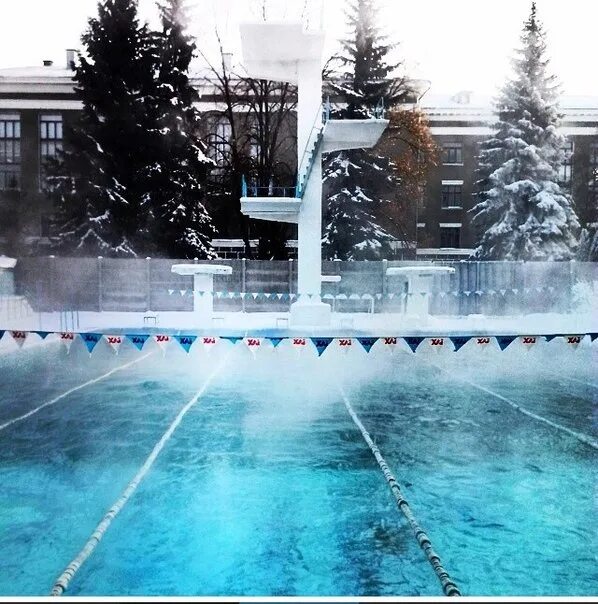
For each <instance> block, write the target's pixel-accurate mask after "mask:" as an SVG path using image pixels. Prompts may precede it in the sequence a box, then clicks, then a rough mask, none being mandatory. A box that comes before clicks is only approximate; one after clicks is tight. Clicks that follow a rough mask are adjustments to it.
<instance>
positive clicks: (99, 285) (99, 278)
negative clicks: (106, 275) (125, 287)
mask: <svg viewBox="0 0 598 604" xmlns="http://www.w3.org/2000/svg"><path fill="white" fill-rule="evenodd" d="M103 287H104V283H103V279H102V256H98V310H99V312H102V302H103V301H102V298H103V292H102V289H103Z"/></svg>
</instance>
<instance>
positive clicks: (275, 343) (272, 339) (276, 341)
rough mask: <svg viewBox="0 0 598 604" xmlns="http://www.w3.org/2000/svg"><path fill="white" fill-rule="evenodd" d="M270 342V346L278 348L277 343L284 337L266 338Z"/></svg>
mask: <svg viewBox="0 0 598 604" xmlns="http://www.w3.org/2000/svg"><path fill="white" fill-rule="evenodd" d="M268 340H270V343H271V344H272V348H278V346H279V344H280V343H281V342H282V341H283V340H284V338H272V337H270V338H268Z"/></svg>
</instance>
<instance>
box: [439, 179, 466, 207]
mask: <svg viewBox="0 0 598 604" xmlns="http://www.w3.org/2000/svg"><path fill="white" fill-rule="evenodd" d="M462 195H463V183H462V182H461V183H459V184H456V183H447V182H443V183H442V200H441V204H440V207H441V208H443V209H448V208H462V207H463V201H462Z"/></svg>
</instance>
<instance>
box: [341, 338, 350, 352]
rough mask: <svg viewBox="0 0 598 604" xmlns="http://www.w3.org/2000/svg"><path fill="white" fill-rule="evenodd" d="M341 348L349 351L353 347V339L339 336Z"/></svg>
mask: <svg viewBox="0 0 598 604" xmlns="http://www.w3.org/2000/svg"><path fill="white" fill-rule="evenodd" d="M337 341H338V346H339V348H340V349H341V350H342V351H343V352H345V353H347V352H349V350H351V348H352V347H353V340H352V339H351V338H337Z"/></svg>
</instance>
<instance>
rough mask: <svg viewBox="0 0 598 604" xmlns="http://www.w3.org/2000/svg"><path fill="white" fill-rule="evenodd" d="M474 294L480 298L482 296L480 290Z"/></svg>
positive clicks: (482, 293)
mask: <svg viewBox="0 0 598 604" xmlns="http://www.w3.org/2000/svg"><path fill="white" fill-rule="evenodd" d="M474 293H475V295H476V296H478V297H482V296H483V295H484V292H483V291H482V290H480V289H478V290H476V291H475V292H474Z"/></svg>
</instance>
